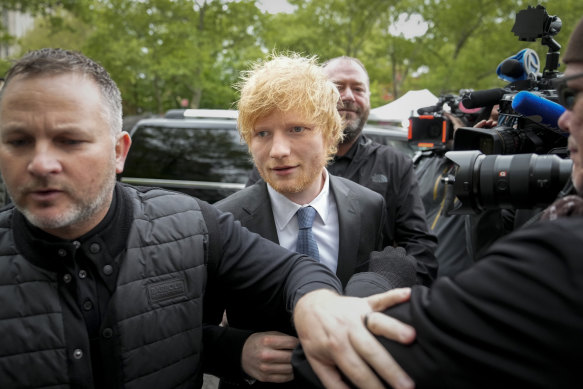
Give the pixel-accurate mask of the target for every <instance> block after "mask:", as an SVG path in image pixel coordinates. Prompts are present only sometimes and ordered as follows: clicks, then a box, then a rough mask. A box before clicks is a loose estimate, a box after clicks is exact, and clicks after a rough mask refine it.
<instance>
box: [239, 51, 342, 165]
mask: <svg viewBox="0 0 583 389" xmlns="http://www.w3.org/2000/svg"><path fill="white" fill-rule="evenodd" d="M236 87H237V88H238V89H239V91H240V92H241V96H240V99H239V101H238V109H239V117H238V119H237V124H238V127H239V132H240V134H241V137H242V138H243V139H244V140H245V142H246V143H247V145H248V146H250V142H251V138H252V136H253V129H254V126H255V124H256V123H257V121H258V120H259V119H260V118H263V117H265V116H267V115H269V114H271V113H272V112H274V111H276V110H279V111H282V112H287V111H290V110H298V111H299V112H301V113H302V114H303V115H305V116H306V117H307V118H309V119H311V120H313V121H314V122H316V123H317V125H318V126H319V127H320V129H321V131H322V135H323V136H324V138H329V139H330V140H331V144H330V146H329V148H328V150H327V159H331V158H332V157H333V156H334V154H336V151H337V147H338V143H339V142H340V141H341V140H342V136H343V123H342V118H341V117H340V114H339V113H338V109H337V107H338V103H339V101H340V93H339V92H338V89H337V88H336V86H335V85H334V84H333V83H332V82H331V81H330V80H329V79H328V77H327V76H326V73H325V72H324V70H323V69H322V67H321V66H320V65H318V62H317V57H315V56H312V57H302V56H301V55H299V54H297V53H287V54H276V53H273V54H271V55H270V57H269V58H268V59H267V60H264V61H258V62H257V63H255V65H254V66H253V68H252V69H251V70H249V71H245V72H243V73H242V75H241V79H240V82H239V83H238V85H237V86H236Z"/></svg>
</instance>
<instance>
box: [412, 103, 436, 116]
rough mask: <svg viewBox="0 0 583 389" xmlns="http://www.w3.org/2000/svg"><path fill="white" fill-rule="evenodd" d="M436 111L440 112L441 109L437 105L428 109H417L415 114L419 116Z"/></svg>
mask: <svg viewBox="0 0 583 389" xmlns="http://www.w3.org/2000/svg"><path fill="white" fill-rule="evenodd" d="M437 111H441V107H440V106H437V105H430V106H429V107H421V108H418V109H417V113H418V114H419V115H425V114H428V113H434V112H437Z"/></svg>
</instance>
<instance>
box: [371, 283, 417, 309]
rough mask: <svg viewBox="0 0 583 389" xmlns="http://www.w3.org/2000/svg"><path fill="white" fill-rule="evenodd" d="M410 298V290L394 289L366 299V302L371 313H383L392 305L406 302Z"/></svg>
mask: <svg viewBox="0 0 583 389" xmlns="http://www.w3.org/2000/svg"><path fill="white" fill-rule="evenodd" d="M410 297H411V288H396V289H391V290H389V291H388V292H384V293H379V294H375V295H372V296H370V297H367V298H366V300H367V301H368V304H369V305H370V307H371V309H372V310H373V311H384V310H385V309H387V308H390V307H392V306H393V305H396V304H400V303H402V302H405V301H408V300H409V298H410Z"/></svg>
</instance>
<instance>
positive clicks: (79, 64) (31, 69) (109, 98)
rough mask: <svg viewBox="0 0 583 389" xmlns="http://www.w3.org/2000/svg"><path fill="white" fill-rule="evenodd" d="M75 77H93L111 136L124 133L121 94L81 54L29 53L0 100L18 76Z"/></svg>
mask: <svg viewBox="0 0 583 389" xmlns="http://www.w3.org/2000/svg"><path fill="white" fill-rule="evenodd" d="M65 73H76V74H79V75H83V76H88V77H90V78H91V79H92V80H93V81H95V83H96V84H97V86H98V87H99V90H100V92H101V97H102V98H103V101H104V103H105V104H104V105H103V106H104V115H105V119H106V120H107V121H108V122H109V125H110V130H111V132H112V134H117V133H119V132H121V130H122V104H121V93H120V91H119V89H118V87H117V85H116V83H115V82H114V81H113V79H112V78H111V76H110V75H109V73H108V72H107V71H106V70H105V68H103V66H101V65H100V64H98V63H97V62H95V61H93V60H92V59H90V58H88V57H86V56H84V55H83V54H81V53H78V52H74V51H69V50H64V49H54V48H44V49H39V50H34V51H29V52H28V53H26V54H25V55H24V56H23V57H22V58H20V59H19V60H17V61H15V62H14V63H13V65H12V67H11V68H10V69H9V70H8V72H7V73H6V77H5V81H4V87H3V88H2V90H1V91H0V100H1V99H2V96H3V94H4V92H5V91H6V87H7V86H8V84H10V81H11V80H12V79H13V78H14V77H16V76H22V77H36V76H43V75H60V74H65Z"/></svg>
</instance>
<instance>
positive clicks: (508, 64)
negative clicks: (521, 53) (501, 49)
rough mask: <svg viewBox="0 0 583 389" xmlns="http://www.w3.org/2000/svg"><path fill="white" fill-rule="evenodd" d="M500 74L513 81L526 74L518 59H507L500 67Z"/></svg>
mask: <svg viewBox="0 0 583 389" xmlns="http://www.w3.org/2000/svg"><path fill="white" fill-rule="evenodd" d="M500 73H502V74H503V75H505V76H507V77H511V78H513V79H520V77H521V76H522V75H523V73H524V66H522V63H521V62H520V61H519V60H517V59H507V60H506V61H504V62H502V64H501V65H500Z"/></svg>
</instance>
